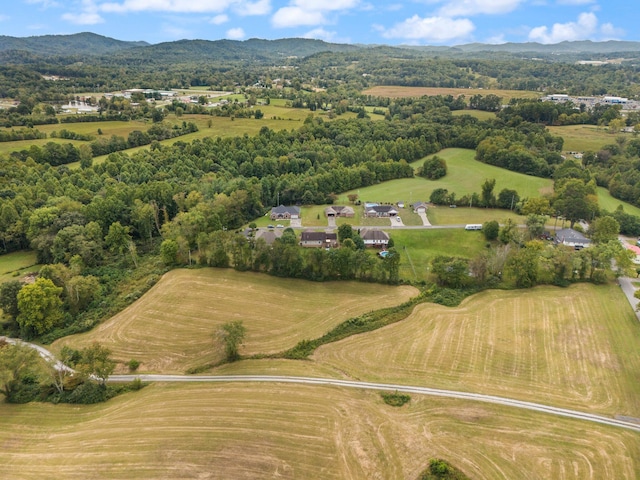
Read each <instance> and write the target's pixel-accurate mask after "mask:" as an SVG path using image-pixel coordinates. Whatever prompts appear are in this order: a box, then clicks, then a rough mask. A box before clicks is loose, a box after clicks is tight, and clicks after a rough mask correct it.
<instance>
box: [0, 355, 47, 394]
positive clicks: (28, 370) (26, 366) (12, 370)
mask: <svg viewBox="0 0 640 480" xmlns="http://www.w3.org/2000/svg"><path fill="white" fill-rule="evenodd" d="M40 366H41V363H40V357H39V355H38V352H36V350H34V349H33V348H31V347H28V346H26V345H12V344H9V343H6V342H2V343H0V393H2V394H3V395H4V396H5V397H6V399H7V401H9V402H11V401H15V397H16V393H17V392H18V391H19V390H20V388H21V386H22V384H23V382H24V381H25V380H27V379H29V380H31V379H33V378H37V377H38V376H39V375H40Z"/></svg>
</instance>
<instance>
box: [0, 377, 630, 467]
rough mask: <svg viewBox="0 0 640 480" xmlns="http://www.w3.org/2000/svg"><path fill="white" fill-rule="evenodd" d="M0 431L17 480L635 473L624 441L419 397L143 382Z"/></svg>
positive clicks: (46, 410) (5, 409)
mask: <svg viewBox="0 0 640 480" xmlns="http://www.w3.org/2000/svg"><path fill="white" fill-rule="evenodd" d="M0 429H1V430H2V432H3V438H4V443H3V448H2V450H0V463H1V464H2V465H4V466H5V468H6V469H8V470H5V473H9V472H10V478H12V479H16V480H23V479H24V480H29V479H36V478H43V477H47V478H67V479H76V478H78V479H80V478H82V479H85V478H120V479H134V478H168V477H171V478H221V479H222V478H246V479H249V478H271V477H277V478H286V479H296V478H323V479H334V478H335V479H352V480H358V479H371V478H380V479H383V478H407V479H413V478H417V476H418V474H419V472H420V471H422V470H423V469H424V468H425V467H426V465H427V464H428V461H429V459H430V458H434V457H437V458H446V459H447V460H449V461H450V462H452V463H453V464H454V465H456V466H458V467H459V468H460V469H462V470H463V471H464V472H465V473H467V474H468V475H469V476H470V477H471V478H474V479H477V480H493V479H495V478H540V479H554V480H556V479H560V480H568V479H580V480H582V479H593V480H596V479H600V478H636V477H637V476H638V475H639V474H640V469H639V468H638V464H637V462H635V460H634V459H637V458H638V457H640V437H639V436H638V435H637V434H636V433H634V432H628V431H624V430H620V429H614V428H609V427H604V426H598V425H593V424H590V423H583V422H580V421H576V420H569V419H561V418H551V417H549V416H546V415H543V414H539V413H533V412H523V411H520V410H516V409H509V408H506V407H499V406H494V405H489V404H481V403H470V402H465V401H461V400H448V399H440V398H437V397H424V396H419V395H414V396H413V397H412V399H411V402H410V403H409V404H408V405H405V406H404V407H402V408H393V407H389V406H388V405H385V404H384V403H383V402H382V399H381V398H380V396H379V395H378V394H377V392H372V391H362V390H350V389H340V388H337V387H327V386H304V385H278V384H268V385H267V384H250V383H248V384H216V385H209V384H189V385H180V386H178V385H167V384H164V385H163V384H153V385H151V386H148V387H146V388H145V389H143V390H141V391H139V392H136V393H132V394H126V395H123V396H120V397H117V398H115V399H113V400H111V401H109V402H107V403H106V404H99V405H92V406H83V407H81V408H80V407H78V406H72V405H62V404H60V405H47V404H45V405H40V404H28V405H9V404H1V405H0ZM79 445H81V446H82V447H81V448H79V447H78V446H79ZM462 446H464V448H461V447H462Z"/></svg>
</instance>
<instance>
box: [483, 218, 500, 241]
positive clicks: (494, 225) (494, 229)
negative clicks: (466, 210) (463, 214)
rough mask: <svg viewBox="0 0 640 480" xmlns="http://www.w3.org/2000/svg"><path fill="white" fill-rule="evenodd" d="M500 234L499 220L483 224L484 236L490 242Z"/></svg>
mask: <svg viewBox="0 0 640 480" xmlns="http://www.w3.org/2000/svg"><path fill="white" fill-rule="evenodd" d="M499 232H500V224H499V223H498V221H497V220H489V221H488V222H484V223H483V224H482V233H483V234H484V238H485V239H487V240H489V241H491V240H495V239H496V238H498V233H499Z"/></svg>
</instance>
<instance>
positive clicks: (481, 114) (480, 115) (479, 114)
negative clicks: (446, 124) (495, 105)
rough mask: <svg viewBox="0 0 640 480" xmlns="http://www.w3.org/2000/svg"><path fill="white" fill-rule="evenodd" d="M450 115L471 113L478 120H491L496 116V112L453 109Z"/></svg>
mask: <svg viewBox="0 0 640 480" xmlns="http://www.w3.org/2000/svg"><path fill="white" fill-rule="evenodd" d="M451 115H453V116H457V117H459V116H461V115H471V116H472V117H475V118H477V119H478V120H493V119H494V118H496V114H495V113H494V112H485V111H484V110H453V111H452V112H451Z"/></svg>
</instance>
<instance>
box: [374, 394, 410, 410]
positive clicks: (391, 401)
mask: <svg viewBox="0 0 640 480" xmlns="http://www.w3.org/2000/svg"><path fill="white" fill-rule="evenodd" d="M380 396H381V397H382V399H383V400H384V403H386V404H387V405H391V406H392V407H401V406H403V405H404V404H405V403H408V402H409V400H411V397H410V396H409V395H407V394H406V393H398V392H394V393H386V392H382V393H381V394H380Z"/></svg>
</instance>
